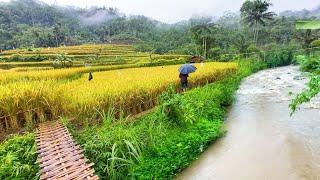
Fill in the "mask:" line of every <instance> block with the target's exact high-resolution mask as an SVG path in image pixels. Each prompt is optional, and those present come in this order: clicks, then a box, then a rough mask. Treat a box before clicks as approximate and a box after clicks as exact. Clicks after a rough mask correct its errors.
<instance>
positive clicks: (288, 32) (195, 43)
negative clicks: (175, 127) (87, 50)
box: [0, 0, 320, 55]
mask: <svg viewBox="0 0 320 180" xmlns="http://www.w3.org/2000/svg"><path fill="white" fill-rule="evenodd" d="M239 9H240V7H239ZM319 12H320V7H318V8H317V9H314V10H312V11H308V10H303V11H296V12H293V11H286V12H283V13H281V14H280V15H281V16H282V17H280V16H276V17H274V19H273V20H272V21H268V22H267V23H266V24H265V26H261V27H259V31H260V32H259V36H260V41H259V43H260V45H266V44H270V43H281V44H284V43H289V42H291V41H292V40H293V39H294V38H295V37H299V35H297V33H302V32H300V31H299V32H297V31H295V26H294V24H295V20H296V19H301V18H303V19H306V18H312V17H313V16H318V17H319V14H320V13H319ZM212 22H214V23H215V24H216V26H215V27H214V28H213V29H211V30H210V34H209V35H206V36H208V42H210V43H208V44H207V46H208V49H209V50H210V51H211V53H212V54H221V53H230V52H246V49H247V48H248V46H249V45H250V44H251V43H252V39H253V33H252V28H251V27H248V26H247V25H245V24H244V23H243V22H242V21H241V17H240V15H239V13H230V12H229V13H225V14H224V15H223V16H221V17H215V18H213V17H210V16H207V17H202V16H194V17H192V18H190V19H189V20H185V21H181V22H178V23H176V24H165V23H162V22H159V21H156V20H153V19H151V18H148V17H145V16H142V15H136V16H126V15H125V14H123V13H121V12H119V11H118V10H117V9H115V8H108V7H91V8H88V9H82V8H77V7H70V6H68V7H60V6H55V5H48V4H45V3H43V2H40V1H36V0H14V1H11V2H8V3H0V42H1V43H0V52H2V51H3V50H8V49H15V48H33V47H58V46H61V45H79V44H84V43H129V44H132V43H135V44H138V45H139V46H137V50H139V51H154V50H155V51H156V52H157V53H164V52H173V51H175V52H178V53H184V54H200V53H199V52H200V51H201V50H200V49H201V44H202V42H203V37H202V36H203V34H200V36H198V35H197V33H195V32H194V31H192V28H191V27H193V26H196V25H203V24H208V23H209V24H210V23H212ZM316 38H317V37H316V36H314V37H312V38H309V39H308V42H309V41H311V40H314V39H316ZM299 41H300V40H299ZM210 48H211V49H210ZM0 55H1V54H0Z"/></svg>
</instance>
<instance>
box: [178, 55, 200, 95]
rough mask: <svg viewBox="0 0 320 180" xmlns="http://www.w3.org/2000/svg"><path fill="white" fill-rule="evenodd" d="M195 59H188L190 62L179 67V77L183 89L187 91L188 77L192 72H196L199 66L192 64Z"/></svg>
mask: <svg viewBox="0 0 320 180" xmlns="http://www.w3.org/2000/svg"><path fill="white" fill-rule="evenodd" d="M192 63H194V62H193V61H188V63H186V64H184V65H182V66H181V67H180V68H179V73H180V74H179V78H180V83H181V89H182V90H183V91H185V90H186V89H187V88H188V77H189V74H190V73H193V72H196V70H197V68H196V67H195V66H194V65H193V64H192Z"/></svg>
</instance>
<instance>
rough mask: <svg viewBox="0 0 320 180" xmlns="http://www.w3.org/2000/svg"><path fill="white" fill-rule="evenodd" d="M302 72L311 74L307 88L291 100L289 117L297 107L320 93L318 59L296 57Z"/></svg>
mask: <svg viewBox="0 0 320 180" xmlns="http://www.w3.org/2000/svg"><path fill="white" fill-rule="evenodd" d="M296 59H297V61H298V62H299V64H300V69H301V70H302V71H308V72H311V73H312V74H311V77H310V81H309V83H308V85H307V86H308V87H307V88H306V89H304V90H303V91H302V92H301V93H299V94H298V95H297V96H296V97H295V99H293V100H292V102H291V104H290V108H291V110H292V112H291V115H292V114H293V113H294V112H295V111H296V110H297V108H298V107H299V105H301V104H303V103H306V102H309V101H310V100H311V99H312V98H313V97H315V96H316V95H318V94H319V92H320V75H319V74H320V59H319V57H307V56H304V55H299V56H296Z"/></svg>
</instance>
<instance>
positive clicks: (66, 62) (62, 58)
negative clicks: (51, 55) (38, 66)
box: [53, 52, 73, 68]
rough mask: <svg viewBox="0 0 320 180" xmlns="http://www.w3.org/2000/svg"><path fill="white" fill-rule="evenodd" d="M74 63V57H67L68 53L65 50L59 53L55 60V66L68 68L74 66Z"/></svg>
mask: <svg viewBox="0 0 320 180" xmlns="http://www.w3.org/2000/svg"><path fill="white" fill-rule="evenodd" d="M72 65H73V62H72V59H71V58H69V57H67V55H66V54H65V53H64V52H62V53H60V54H58V55H57V56H56V58H55V59H54V61H53V67H54V68H68V67H72Z"/></svg>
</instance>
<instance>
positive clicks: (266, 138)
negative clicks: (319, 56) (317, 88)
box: [177, 66, 320, 180]
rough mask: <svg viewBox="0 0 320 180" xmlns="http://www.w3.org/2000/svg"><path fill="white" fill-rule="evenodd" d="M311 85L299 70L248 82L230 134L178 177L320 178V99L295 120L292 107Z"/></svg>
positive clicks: (232, 116) (262, 74) (269, 73)
mask: <svg viewBox="0 0 320 180" xmlns="http://www.w3.org/2000/svg"><path fill="white" fill-rule="evenodd" d="M306 82H307V79H306V78H303V76H302V74H301V73H300V72H299V70H298V67H295V66H287V67H281V68H276V69H269V70H265V71H261V72H259V73H257V74H254V75H252V76H250V77H248V78H247V79H245V80H244V81H243V82H242V84H241V86H240V89H239V90H238V91H237V93H236V98H237V100H236V102H235V104H234V105H233V106H232V107H231V109H230V111H229V114H228V117H227V120H226V129H227V130H228V133H227V134H226V136H225V137H224V138H221V139H220V140H219V141H218V142H216V143H214V144H212V146H211V147H209V149H207V150H206V151H205V152H204V153H203V154H202V155H201V156H200V158H199V159H198V160H197V161H195V162H194V163H193V164H191V166H190V167H189V168H187V169H185V170H184V171H183V172H182V173H181V174H180V175H179V176H178V178H177V179H185V180H207V179H210V180H211V179H213V180H215V179H217V180H300V179H302V180H304V179H308V180H309V179H310V180H320V98H319V97H316V98H315V99H314V100H313V101H312V102H310V103H308V104H305V105H303V106H302V107H301V108H300V110H299V111H298V112H297V113H296V114H294V115H293V116H292V117H290V110H289V108H288V105H289V103H290V100H291V99H292V98H293V96H292V95H291V96H290V93H289V92H293V93H297V92H299V91H300V90H301V89H302V88H304V87H305V83H306Z"/></svg>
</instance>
